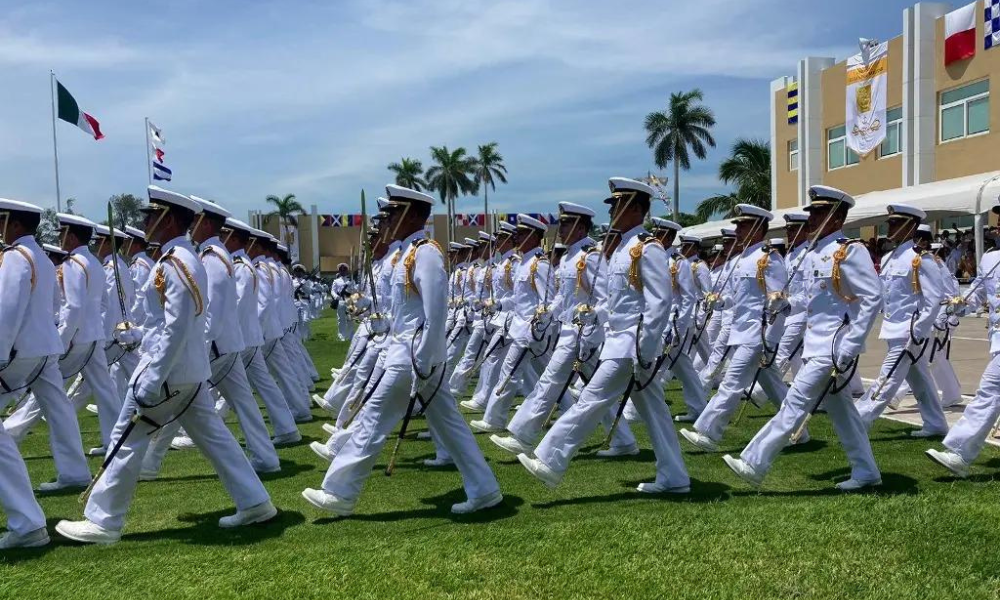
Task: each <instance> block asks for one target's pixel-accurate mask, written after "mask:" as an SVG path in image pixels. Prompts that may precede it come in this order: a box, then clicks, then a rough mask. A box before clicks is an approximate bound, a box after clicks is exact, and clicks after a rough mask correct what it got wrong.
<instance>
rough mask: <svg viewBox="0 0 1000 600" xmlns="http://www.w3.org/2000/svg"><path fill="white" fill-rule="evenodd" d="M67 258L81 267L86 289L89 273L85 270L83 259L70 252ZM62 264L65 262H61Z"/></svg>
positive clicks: (88, 287) (88, 282)
mask: <svg viewBox="0 0 1000 600" xmlns="http://www.w3.org/2000/svg"><path fill="white" fill-rule="evenodd" d="M67 260H69V261H70V262H72V263H74V264H76V265H77V266H78V267H80V268H81V269H83V278H84V281H86V283H87V289H90V273H88V272H87V265H86V263H84V262H83V259H81V258H79V257H78V256H76V255H75V254H70V255H69V258H68V259H67ZM63 264H65V263H63Z"/></svg>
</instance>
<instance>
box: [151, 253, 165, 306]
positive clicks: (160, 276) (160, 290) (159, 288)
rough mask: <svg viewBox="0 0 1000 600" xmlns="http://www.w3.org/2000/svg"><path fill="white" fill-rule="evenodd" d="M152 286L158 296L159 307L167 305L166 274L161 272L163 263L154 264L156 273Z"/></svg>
mask: <svg viewBox="0 0 1000 600" xmlns="http://www.w3.org/2000/svg"><path fill="white" fill-rule="evenodd" d="M153 287H154V288H156V294H157V295H158V296H159V297H160V308H163V307H164V306H166V305H167V274H166V273H164V272H163V265H162V264H160V265H157V266H156V275H154V276H153Z"/></svg>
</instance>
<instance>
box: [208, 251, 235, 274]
mask: <svg viewBox="0 0 1000 600" xmlns="http://www.w3.org/2000/svg"><path fill="white" fill-rule="evenodd" d="M209 254H211V255H212V256H214V257H215V258H217V259H219V261H221V262H222V264H223V266H225V267H226V273H229V276H230V277H232V276H233V266H232V265H231V264H229V261H227V260H226V259H225V258H223V256H222V254H220V253H219V252H218V251H217V250H216V249H215V248H214V247H212V246H209V247H208V248H205V250H203V251H202V253H201V256H202V258H204V257H205V256H206V255H209Z"/></svg>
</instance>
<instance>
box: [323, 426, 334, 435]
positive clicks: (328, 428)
mask: <svg viewBox="0 0 1000 600" xmlns="http://www.w3.org/2000/svg"><path fill="white" fill-rule="evenodd" d="M321 429H322V430H323V432H324V433H326V434H328V435H333V434H335V433H337V426H336V425H334V424H333V423H323V426H322V427H321Z"/></svg>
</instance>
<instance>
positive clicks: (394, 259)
mask: <svg viewBox="0 0 1000 600" xmlns="http://www.w3.org/2000/svg"><path fill="white" fill-rule="evenodd" d="M402 253H403V251H402V250H401V249H400V248H396V251H395V252H393V253H392V260H391V261H389V263H390V265H391V266H392V267H393V268H395V267H396V263H398V262H399V255H400V254H402Z"/></svg>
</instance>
